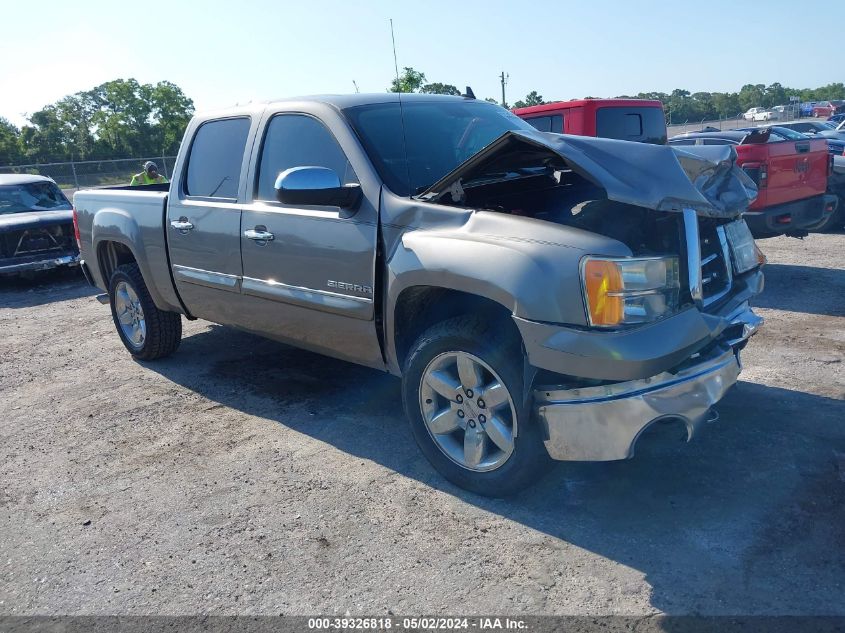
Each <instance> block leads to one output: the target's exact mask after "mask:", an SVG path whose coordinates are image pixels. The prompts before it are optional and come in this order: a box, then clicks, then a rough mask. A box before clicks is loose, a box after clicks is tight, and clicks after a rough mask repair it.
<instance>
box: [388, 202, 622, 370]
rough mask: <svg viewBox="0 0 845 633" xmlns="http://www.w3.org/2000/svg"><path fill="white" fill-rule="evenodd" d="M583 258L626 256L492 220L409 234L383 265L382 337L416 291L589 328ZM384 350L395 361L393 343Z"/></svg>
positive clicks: (574, 234)
mask: <svg viewBox="0 0 845 633" xmlns="http://www.w3.org/2000/svg"><path fill="white" fill-rule="evenodd" d="M587 253H589V254H603V255H608V256H617V257H623V256H627V255H630V254H631V253H630V250H629V249H628V247H626V246H625V245H624V244H622V243H620V242H617V241H615V240H612V239H609V238H605V237H602V236H599V235H595V234H593V233H589V232H586V231H582V230H579V229H574V228H572V227H565V226H560V225H556V224H551V223H549V222H544V221H542V220H534V219H529V218H524V217H517V216H511V215H506V214H501V213H496V212H486V211H478V212H474V213H472V214H470V215H469V216H467V218H466V221H465V222H464V223H462V224H460V225H451V226H449V225H447V226H443V225H442V224H441V225H439V226H437V227H436V228H432V229H425V228H420V229H417V230H409V231H406V232H404V233H403V234H402V235H401V236H399V239H398V240H396V242H395V244H394V247H393V249H392V251H390V253H389V258H388V260H387V301H386V302H385V312H386V327H387V332H391V333H392V332H394V323H393V319H394V314H395V310H396V305H397V302H398V299H399V296H400V295H401V294H402V292H403V291H404V290H406V289H408V288H411V287H414V286H431V287H436V288H445V289H451V290H458V291H461V292H466V293H469V294H473V295H477V296H480V297H484V298H486V299H489V300H491V301H495V302H496V303H498V304H500V305H502V306H504V307H505V308H507V309H508V310H509V311H510V312H511V314H513V315H514V316H517V317H521V318H525V319H530V320H532V321H540V322H551V323H565V324H570V325H575V326H583V325H586V316H585V314H584V307H583V302H582V298H581V280H580V274H579V263H580V260H581V258H582V257H583V256H584V255H585V254H587ZM388 347H389V354H390V355H391V356H392V355H393V354H394V353H395V344H394V341H393V337H392V336H391V337H389V339H388Z"/></svg>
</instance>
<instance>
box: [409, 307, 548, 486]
mask: <svg viewBox="0 0 845 633" xmlns="http://www.w3.org/2000/svg"><path fill="white" fill-rule="evenodd" d="M506 332H507V328H503V327H501V326H500V324H498V323H495V322H493V323H491V322H488V321H486V320H484V319H482V318H480V317H477V316H460V317H455V318H452V319H449V320H446V321H443V322H441V323H438V324H436V325H434V326H432V327H431V328H429V329H428V330H427V331H426V332H424V333H423V334H422V335H421V336H420V337H419V338H418V339H417V341H416V342H415V343H414V345H413V346H412V347H411V351H410V353H409V354H408V358H407V360H406V362H405V367H404V372H403V374H402V399H403V405H404V408H405V414H406V415H407V417H408V420H409V421H410V423H411V430H412V432H413V434H414V439H415V440H416V442H417V444H418V445H419V447H420V450H421V451H422V453H423V455H425V457H426V458H427V459H428V461H429V462H431V464H432V466H434V468H435V469H436V470H437V471H438V472H439V473H440V474H442V475H443V476H444V477H445V478H446V479H448V480H449V481H451V482H452V483H453V484H455V485H456V486H460V487H461V488H464V489H465V490H469V491H471V492H474V493H477V494H480V495H484V496H489V497H506V496H509V495H512V494H514V493H516V492H518V491H520V490H522V489H523V488H525V487H526V486H528V485H530V484H532V483H534V482H535V481H537V480H538V479H539V478H540V477H541V476H542V475H543V473H544V472H545V471H547V470H548V469H549V467H550V466H551V465H552V463H553V462H552V460H551V459H550V458H549V456H548V453H547V452H546V449H545V447H544V445H543V434H542V431H541V429H540V425H539V424H538V423H537V422H536V421H535V420H533V419H532V411H531V410H532V406H531V402H523V366H524V362H523V358H524V356H523V351H522V345H521V341H519V340H518V338H517V337H515V336H513V335H509V334H507V333H506ZM465 383H466V384H465ZM470 383H475V384H470ZM485 398H487V400H486V401H485Z"/></svg>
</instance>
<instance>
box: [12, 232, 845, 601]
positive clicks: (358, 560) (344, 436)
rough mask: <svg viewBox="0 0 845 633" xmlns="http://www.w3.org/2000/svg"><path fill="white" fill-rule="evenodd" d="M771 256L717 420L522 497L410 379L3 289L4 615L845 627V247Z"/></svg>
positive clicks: (67, 283)
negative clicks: (785, 619)
mask: <svg viewBox="0 0 845 633" xmlns="http://www.w3.org/2000/svg"><path fill="white" fill-rule="evenodd" d="M761 247H762V248H763V250H764V251H765V252H766V254H767V255H768V256H769V261H770V263H769V264H768V266H767V268H766V277H767V287H766V291H765V293H764V294H763V295H762V296H761V297H760V298H759V299H758V300H757V302H756V305H757V306H758V307H759V313H760V314H762V315H763V316H764V317H765V318H766V321H767V322H766V326H765V329H764V330H763V331H762V332H761V333H760V334H759V335H758V336H756V337H755V339H754V340H752V342H751V343H750V345H749V347H748V348H747V350H746V351H745V353H744V354H743V361H744V364H745V369H744V373H743V374H742V377H741V382H740V383H739V384H738V385H737V386H736V387H735V388H734V389H733V390H732V391H731V392H730V393H729V395H728V396H727V397H726V398H725V400H724V401H723V403H722V404H721V405H720V406H719V411H720V413H721V419H720V420H719V421H718V422H715V423H713V424H712V425H709V426H708V427H707V428H706V429H705V432H704V433H703V434H702V435H701V436H699V437H698V438H696V440H695V441H693V442H692V443H690V444H685V443H683V442H681V441H679V438H678V437H676V436H675V435H674V434H669V435H666V434H660V435H658V434H655V435H653V436H649V437H647V438H646V440H645V441H644V443H643V444H642V445H641V446H639V450H638V455H637V457H636V458H635V459H634V460H631V461H627V462H618V463H606V464H561V465H559V467H557V468H556V470H555V471H554V472H553V473H552V474H551V475H550V476H549V477H548V478H546V479H544V480H543V481H542V482H541V483H540V484H539V485H537V486H536V487H534V488H532V489H531V490H530V491H528V492H527V493H524V494H522V495H521V496H519V497H518V498H515V499H511V500H507V501H493V500H488V499H483V498H480V497H476V496H474V495H471V494H468V493H465V492H463V491H462V490H459V489H457V488H455V487H453V486H451V485H450V484H448V483H446V482H445V481H444V480H442V479H441V478H440V477H439V476H438V475H437V474H436V473H435V472H433V471H432V469H431V468H430V467H429V465H428V463H427V462H426V461H425V460H424V459H423V458H422V457H421V455H420V453H419V452H418V450H417V448H416V446H415V445H414V442H413V439H412V437H411V434H410V432H409V430H408V427H407V424H406V422H405V420H404V418H403V415H402V411H401V406H400V398H399V384H398V381H397V380H396V379H394V378H391V377H389V376H386V375H382V374H380V373H378V372H375V371H371V370H368V369H364V368H360V367H356V366H353V365H349V364H346V363H343V362H339V361H335V360H331V359H327V358H323V357H320V356H316V355H314V354H311V353H307V352H303V351H299V350H296V349H293V348H290V347H286V346H284V345H281V344H276V343H270V342H265V343H262V344H261V346H260V351H258V352H255V351H251V347H252V344H253V343H254V342H256V340H257V339H256V338H255V337H253V336H251V335H248V334H244V333H240V332H238V331H235V330H232V329H229V328H224V327H219V326H216V325H212V324H209V323H206V322H190V323H189V322H186V329H185V337H184V340H183V342H182V347H181V348H180V350H179V352H178V353H177V354H176V355H175V356H174V357H172V358H170V359H167V360H165V361H163V362H156V363H149V364H147V363H137V362H134V361H133V360H132V359H131V358H130V357H129V355H128V354H127V353H126V352H125V351H124V349H123V347H122V346H121V344H120V342H119V340H118V337H117V335H116V334H115V332H114V330H113V325H112V322H111V317H110V314H109V311H108V308H107V307H106V306H102V305H100V304H99V303H98V302H97V301H95V300H94V298H93V294H94V293H93V291H92V290H91V289H89V288H88V287H87V286H86V285H85V284H84V282H83V281H82V280H81V278H80V277H79V276H77V274H75V273H71V274H59V275H57V274H51V275H46V276H43V277H40V278H39V279H37V280H35V281H30V282H24V281H9V280H3V281H0V458H2V459H0V614H6V615H11V614H195V613H218V614H236V613H237V614H278V613H284V614H314V613H340V614H343V613H346V612H349V613H350V614H353V615H355V614H364V613H367V614H383V615H386V614H388V612H393V613H402V614H420V613H452V614H456V613H468V612H469V613H484V612H494V613H497V614H503V615H508V614H514V615H518V614H538V613H544V614H650V613H659V612H663V613H669V614H761V613H766V614H818V615H822V614H824V615H845V600H843V595H845V557H843V552H845V402H843V400H845V367H843V366H845V360H844V359H845V353H843V352H845V234H837V235H812V236H810V237H809V238H808V239H806V240H803V241H799V240H795V239H789V238H776V239H771V240H764V241H762V242H761Z"/></svg>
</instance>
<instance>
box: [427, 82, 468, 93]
mask: <svg viewBox="0 0 845 633" xmlns="http://www.w3.org/2000/svg"><path fill="white" fill-rule="evenodd" d="M420 92H424V93H426V94H432V95H455V96H460V95H461V91H460V90H458V89H457V88H456V87H455V86H453V85H452V84H443V83H440V82H439V81H437V82H434V83H430V84H425V85H424V86H422V87H421V88H420Z"/></svg>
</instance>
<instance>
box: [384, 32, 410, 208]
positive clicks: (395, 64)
mask: <svg viewBox="0 0 845 633" xmlns="http://www.w3.org/2000/svg"><path fill="white" fill-rule="evenodd" d="M390 41H391V42H392V43H393V68H394V69H395V70H396V90H397V91H398V93H399V94H398V96H397V98H398V99H399V118H400V119H401V121H402V150H403V151H404V154H405V173H406V174H407V176H408V197H409V198H410V197H411V195H412V194H413V193H414V192H413V190H412V189H411V187H412V185H413V183H412V182H411V165H410V164H409V162H408V139H407V135H406V134H405V109H404V108H403V107H402V83H401V82H400V81H399V62H397V61H396V37H395V36H394V35H393V18H390Z"/></svg>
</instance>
